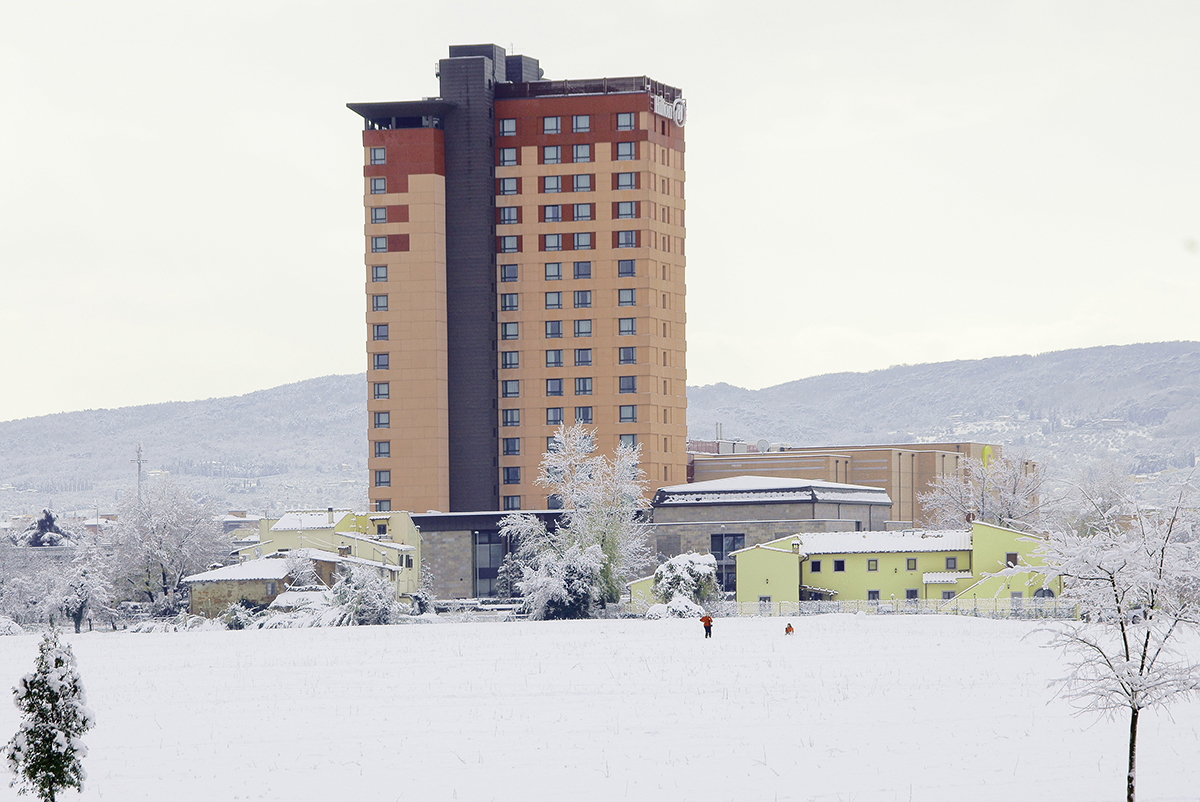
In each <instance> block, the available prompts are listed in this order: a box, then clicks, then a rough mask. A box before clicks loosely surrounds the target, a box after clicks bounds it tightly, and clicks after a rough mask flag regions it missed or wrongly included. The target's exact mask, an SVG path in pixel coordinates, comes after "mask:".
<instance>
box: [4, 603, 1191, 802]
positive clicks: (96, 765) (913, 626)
mask: <svg viewBox="0 0 1200 802" xmlns="http://www.w3.org/2000/svg"><path fill="white" fill-rule="evenodd" d="M791 620H792V621H793V623H794V624H795V627H796V634H795V635H794V636H791V637H785V636H784V635H783V628H784V624H785V620H784V619H779V618H775V619H754V618H747V619H718V621H717V622H716V625H715V627H714V633H713V638H712V640H707V641H706V640H704V638H703V637H702V630H701V627H700V625H699V623H697V622H696V621H691V620H685V621H680V620H666V621H640V620H628V621H579V622H546V623H532V622H522V623H503V624H498V623H457V624H441V625H428V626H397V627H362V628H345V629H307V630H268V631H245V632H224V631H213V632H190V633H176V634H153V635H151V634H129V633H106V634H101V633H91V634H84V635H68V636H65V639H66V640H67V641H68V642H70V643H71V644H72V646H73V647H74V649H75V653H76V655H77V656H78V659H79V669H80V673H81V675H82V677H83V681H84V685H85V687H86V688H87V690H88V695H89V703H90V706H91V707H92V709H93V711H94V712H95V714H96V718H97V721H98V723H97V727H96V728H95V729H94V730H92V731H91V732H90V733H89V734H88V735H87V736H86V737H85V742H86V743H87V744H88V745H89V747H90V750H91V753H90V755H89V756H88V758H87V759H86V760H85V766H86V767H87V770H88V774H89V778H88V780H87V782H86V783H85V791H84V793H83V795H82V797H77V796H76V795H75V794H74V793H73V792H72V793H68V794H65V795H64V796H63V797H62V798H63V799H66V800H70V799H75V798H81V799H83V800H99V799H108V800H120V801H121V802H127V801H132V800H155V802H160V800H162V799H170V800H173V802H191V800H205V802H208V801H209V800H232V799H242V800H259V799H263V800H292V801H294V800H331V799H334V800H337V799H354V800H363V801H364V802H375V801H376V800H387V801H388V802H390V801H391V800H412V799H419V800H426V801H427V802H429V801H432V800H443V799H461V800H472V801H474V800H554V802H562V801H563V800H568V802H577V801H582V800H605V801H606V802H608V801H609V800H613V799H626V798H628V799H639V800H654V801H655V802H667V801H668V800H705V801H706V802H719V801H720V800H738V802H757V801H758V800H774V799H791V800H847V801H849V800H856V802H874V801H875V800H886V801H887V802H892V800H910V799H911V800H923V801H924V800H956V801H957V800H972V802H985V801H986V800H997V801H999V800H1004V802H1010V801H1011V800H1013V799H1018V798H1029V799H1052V800H1059V801H1061V800H1088V801H1089V802H1090V801H1091V800H1103V799H1113V800H1115V799H1121V798H1123V792H1124V785H1123V773H1124V754H1125V752H1124V750H1125V738H1126V735H1127V732H1126V728H1127V720H1126V719H1124V718H1122V719H1119V720H1117V721H1104V720H1102V721H1099V722H1097V721H1096V719H1094V718H1077V717H1075V716H1073V715H1071V708H1070V707H1069V706H1068V704H1067V703H1066V702H1064V701H1062V700H1058V699H1054V698H1053V690H1052V689H1051V688H1048V687H1047V681H1048V680H1049V679H1051V678H1053V677H1056V676H1059V675H1060V673H1061V669H1060V667H1059V664H1058V662H1057V660H1058V658H1057V655H1056V654H1055V653H1053V652H1051V651H1049V650H1045V649H1040V648H1038V646H1037V644H1038V643H1039V642H1041V636H1039V635H1034V636H1031V637H1028V638H1026V637H1024V636H1025V635H1026V634H1027V633H1028V632H1030V631H1031V629H1032V628H1033V625H1031V624H1028V623H1024V622H1011V621H988V620H977V619H970V618H956V617H950V616H944V617H935V616H921V617H916V616H913V617H899V616H852V615H827V616H817V617H811V618H793V619H791ZM37 643H38V637H37V636H36V635H21V636H15V637H6V638H0V686H9V685H12V684H13V683H15V681H16V680H17V678H18V677H19V676H20V675H22V674H24V673H26V672H28V671H30V670H31V669H32V667H33V661H34V656H35V654H36V650H37ZM1188 644H1189V646H1190V647H1191V648H1192V649H1193V650H1195V648H1196V647H1197V646H1198V644H1197V643H1196V642H1195V641H1189V642H1188ZM16 726H17V711H16V709H15V708H14V707H12V705H10V704H4V705H0V741H5V740H7V739H8V737H9V736H10V735H11V734H12V733H13V732H14V731H15V730H16ZM1139 753H1140V765H1139V783H1138V791H1139V795H1138V796H1139V799H1140V800H1142V801H1143V802H1150V801H1151V800H1197V799H1200V702H1194V701H1192V702H1185V703H1181V704H1178V705H1176V706H1175V707H1174V708H1172V710H1171V715H1166V714H1164V713H1151V714H1148V715H1145V716H1143V719H1142V728H1141V738H1140V750H1139ZM10 795H11V796H13V797H14V798H15V792H14V791H13V790H12V789H9V788H7V787H6V786H0V798H8V797H9V796H10Z"/></svg>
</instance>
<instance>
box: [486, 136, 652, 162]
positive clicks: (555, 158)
mask: <svg viewBox="0 0 1200 802" xmlns="http://www.w3.org/2000/svg"><path fill="white" fill-rule="evenodd" d="M613 144H614V148H613V158H614V159H615V160H616V161H619V162H628V161H635V160H636V159H637V143H636V142H615V143H613ZM563 150H564V149H563V147H562V146H561V145H543V146H542V150H541V153H540V154H539V155H540V157H541V161H540V163H541V164H564V163H565V162H564V161H563V156H564V152H563ZM566 155H569V156H570V158H571V161H570V162H569V163H571V164H588V163H590V162H591V161H592V158H593V155H594V154H593V151H592V146H591V144H588V143H583V144H579V145H571V146H570V149H569V150H567V151H566ZM518 157H519V153H518V151H517V149H516V148H500V149H499V151H497V153H496V164H497V165H498V166H500V167H516V166H517V164H519V162H518Z"/></svg>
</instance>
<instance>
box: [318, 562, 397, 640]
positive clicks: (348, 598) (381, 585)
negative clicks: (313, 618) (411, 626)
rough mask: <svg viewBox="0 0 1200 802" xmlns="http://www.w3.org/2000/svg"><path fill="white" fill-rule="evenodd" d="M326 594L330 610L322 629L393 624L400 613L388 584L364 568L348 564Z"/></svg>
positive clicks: (376, 574)
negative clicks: (346, 569)
mask: <svg viewBox="0 0 1200 802" xmlns="http://www.w3.org/2000/svg"><path fill="white" fill-rule="evenodd" d="M330 595H331V596H332V599H333V608H334V609H333V610H332V611H331V612H330V613H329V614H328V615H327V616H326V620H324V621H322V624H323V625H325V626H360V627H362V626H375V625H379V624H395V623H397V621H398V620H399V619H400V616H402V615H403V614H404V609H403V608H402V607H401V606H400V603H399V602H397V601H396V591H395V589H394V588H393V587H392V585H391V583H390V582H388V581H387V580H386V579H384V578H383V577H381V576H380V575H379V573H378V571H376V570H375V569H372V568H368V567H367V566H365V565H351V566H350V570H349V571H347V572H346V573H345V574H343V575H342V576H341V578H339V579H338V581H337V582H336V583H334V586H333V588H332V590H331V593H330Z"/></svg>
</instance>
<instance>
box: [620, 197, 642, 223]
mask: <svg viewBox="0 0 1200 802" xmlns="http://www.w3.org/2000/svg"><path fill="white" fill-rule="evenodd" d="M636 212H637V204H636V203H634V202H633V201H617V219H618V220H631V219H633V218H635V217H637V213H636Z"/></svg>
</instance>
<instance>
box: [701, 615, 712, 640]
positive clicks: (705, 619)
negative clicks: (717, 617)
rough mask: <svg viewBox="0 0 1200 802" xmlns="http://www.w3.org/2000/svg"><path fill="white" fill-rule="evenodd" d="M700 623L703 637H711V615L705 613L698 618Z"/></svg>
mask: <svg viewBox="0 0 1200 802" xmlns="http://www.w3.org/2000/svg"><path fill="white" fill-rule="evenodd" d="M700 623H701V624H704V637H706V638H711V637H712V616H711V615H709V614H708V613H705V614H704V615H703V616H702V617H701V618H700Z"/></svg>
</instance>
